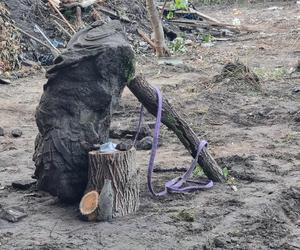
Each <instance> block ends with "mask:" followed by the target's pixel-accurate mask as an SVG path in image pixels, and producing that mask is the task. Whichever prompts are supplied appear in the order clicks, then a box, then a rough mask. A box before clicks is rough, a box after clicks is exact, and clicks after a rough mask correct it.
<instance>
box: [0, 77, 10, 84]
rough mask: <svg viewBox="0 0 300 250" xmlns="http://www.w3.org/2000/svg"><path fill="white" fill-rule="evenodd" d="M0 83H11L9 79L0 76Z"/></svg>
mask: <svg viewBox="0 0 300 250" xmlns="http://www.w3.org/2000/svg"><path fill="white" fill-rule="evenodd" d="M0 84H5V85H8V84H11V81H10V80H8V79H1V78H0Z"/></svg>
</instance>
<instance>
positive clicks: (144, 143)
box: [136, 136, 153, 150]
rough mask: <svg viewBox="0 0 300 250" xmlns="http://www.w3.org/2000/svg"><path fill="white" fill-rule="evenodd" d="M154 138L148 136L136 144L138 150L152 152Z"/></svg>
mask: <svg viewBox="0 0 300 250" xmlns="http://www.w3.org/2000/svg"><path fill="white" fill-rule="evenodd" d="M152 143H153V138H152V137H151V136H147V137H145V138H143V139H142V140H140V141H139V142H138V143H137V144H136V148H137V149H138V150H150V149H151V148H152Z"/></svg>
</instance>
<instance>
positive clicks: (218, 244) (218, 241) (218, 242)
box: [214, 238, 226, 248]
mask: <svg viewBox="0 0 300 250" xmlns="http://www.w3.org/2000/svg"><path fill="white" fill-rule="evenodd" d="M214 244H215V246H216V247H220V248H224V247H225V245H226V243H225V242H224V241H223V240H222V239H220V238H215V239H214Z"/></svg>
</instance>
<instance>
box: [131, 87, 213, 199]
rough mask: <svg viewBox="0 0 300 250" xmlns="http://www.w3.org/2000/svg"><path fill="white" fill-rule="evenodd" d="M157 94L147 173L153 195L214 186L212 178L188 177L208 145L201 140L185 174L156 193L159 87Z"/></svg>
mask: <svg viewBox="0 0 300 250" xmlns="http://www.w3.org/2000/svg"><path fill="white" fill-rule="evenodd" d="M155 90H156V94H157V99H158V109H157V115H156V117H157V118H156V122H155V128H154V133H153V144H152V149H151V155H150V160H149V164H148V173H147V186H148V189H149V191H150V193H151V194H152V195H153V196H163V195H166V194H167V193H189V192H193V191H196V190H201V189H208V188H211V187H213V182H212V181H211V180H208V181H206V182H200V181H188V178H189V177H190V176H191V175H192V174H193V171H194V169H195V167H196V165H197V161H198V158H199V156H200V154H201V152H202V150H203V149H204V147H207V141H204V140H203V141H200V142H199V145H198V148H197V154H196V156H195V158H194V160H193V162H192V164H191V166H190V167H189V169H188V170H187V171H186V172H185V174H184V175H182V176H179V177H176V178H174V179H172V180H170V181H168V182H166V183H165V189H164V190H163V191H161V192H159V193H156V192H155V191H154V189H153V186H152V175H153V169H154V161H155V156H156V151H157V147H158V137H159V131H160V124H161V114H162V103H163V102H162V95H161V92H160V90H159V89H158V88H156V87H155ZM143 113H144V109H143V106H142V107H141V112H140V119H139V123H138V129H137V134H136V136H135V139H134V142H133V145H134V146H135V144H136V141H137V137H138V134H139V132H140V130H141V125H142V121H143V115H144V114H143ZM188 183H192V184H193V185H188ZM184 184H186V186H185V187H182V186H183V185H184Z"/></svg>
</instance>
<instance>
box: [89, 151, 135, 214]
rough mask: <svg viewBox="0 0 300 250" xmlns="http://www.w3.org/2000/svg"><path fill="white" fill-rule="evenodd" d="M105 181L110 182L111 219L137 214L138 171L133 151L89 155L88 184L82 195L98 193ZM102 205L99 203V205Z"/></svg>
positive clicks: (98, 152) (94, 152)
mask: <svg viewBox="0 0 300 250" xmlns="http://www.w3.org/2000/svg"><path fill="white" fill-rule="evenodd" d="M105 179H106V180H111V186H112V190H113V193H114V197H113V217H119V216H124V215H126V214H130V213H133V212H135V211H137V209H138V207H139V191H140V188H139V170H138V168H137V166H136V150H135V149H134V148H131V149H130V150H128V151H115V152H108V153H103V152H101V151H91V152H90V153H89V170H88V184H87V187H86V190H85V193H89V192H90V191H97V192H98V193H101V191H102V188H103V186H104V182H105ZM100 203H101V202H100Z"/></svg>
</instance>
